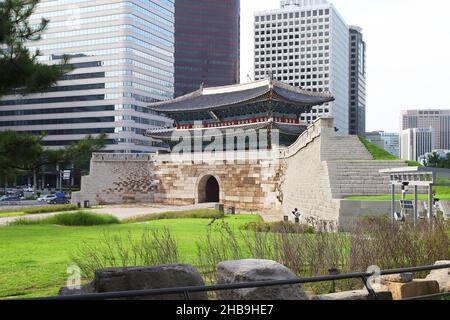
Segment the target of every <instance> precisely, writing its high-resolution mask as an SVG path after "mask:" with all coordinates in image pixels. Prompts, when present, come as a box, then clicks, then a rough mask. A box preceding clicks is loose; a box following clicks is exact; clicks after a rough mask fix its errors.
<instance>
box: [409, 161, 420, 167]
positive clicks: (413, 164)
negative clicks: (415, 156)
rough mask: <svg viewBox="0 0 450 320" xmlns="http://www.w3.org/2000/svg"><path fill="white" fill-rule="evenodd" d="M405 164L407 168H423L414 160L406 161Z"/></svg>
mask: <svg viewBox="0 0 450 320" xmlns="http://www.w3.org/2000/svg"><path fill="white" fill-rule="evenodd" d="M406 164H407V165H408V167H423V165H422V164H421V163H420V162H417V161H414V160H408V161H406Z"/></svg>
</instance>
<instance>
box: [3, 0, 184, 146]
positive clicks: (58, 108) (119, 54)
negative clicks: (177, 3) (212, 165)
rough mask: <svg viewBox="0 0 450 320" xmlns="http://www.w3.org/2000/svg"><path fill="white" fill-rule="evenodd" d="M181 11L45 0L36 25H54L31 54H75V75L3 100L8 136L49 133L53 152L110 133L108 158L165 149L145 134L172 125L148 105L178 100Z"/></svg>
mask: <svg viewBox="0 0 450 320" xmlns="http://www.w3.org/2000/svg"><path fill="white" fill-rule="evenodd" d="M174 10H175V8H174V1H173V0H127V1H122V0H98V1H97V0H96V1H86V0H42V1H41V2H40V3H39V5H38V7H37V10H36V11H35V13H34V14H33V15H32V16H31V23H36V24H37V23H39V21H40V19H41V18H46V19H49V20H50V23H49V25H48V28H47V30H46V31H45V32H44V34H43V36H42V39H41V40H40V41H38V42H30V43H28V47H29V49H30V51H32V52H34V51H36V50H39V51H40V52H41V56H40V57H39V60H40V61H41V62H42V63H46V64H54V63H60V62H61V60H62V59H63V55H67V56H69V58H70V63H71V64H72V65H73V66H74V70H73V71H72V72H71V73H70V74H68V75H67V76H65V77H64V78H63V79H61V81H59V82H58V84H57V85H56V86H55V87H53V88H51V89H50V90H48V91H47V92H46V93H43V94H33V95H28V96H6V97H3V98H2V100H0V130H14V131H20V132H30V133H36V134H38V133H40V132H46V133H47V137H46V138H45V142H44V143H45V145H46V146H48V147H52V148H60V147H62V146H64V145H67V144H69V143H71V142H74V141H77V140H80V139H82V138H84V137H85V136H86V135H88V134H92V135H96V134H100V133H107V134H108V140H107V148H106V150H107V151H111V152H152V151H156V150H158V149H160V148H161V147H162V145H161V143H160V142H157V141H153V140H152V139H151V138H148V137H145V136H143V133H144V132H145V131H146V130H148V129H149V128H151V127H166V126H171V121H169V120H168V119H167V118H165V117H162V116H161V115H158V114H155V113H154V112H151V111H150V110H149V109H148V108H147V107H146V106H147V104H148V103H151V102H155V101H161V100H167V99H170V98H172V97H173V94H174V86H173V83H174V76H173V75H174V21H175V17H174Z"/></svg>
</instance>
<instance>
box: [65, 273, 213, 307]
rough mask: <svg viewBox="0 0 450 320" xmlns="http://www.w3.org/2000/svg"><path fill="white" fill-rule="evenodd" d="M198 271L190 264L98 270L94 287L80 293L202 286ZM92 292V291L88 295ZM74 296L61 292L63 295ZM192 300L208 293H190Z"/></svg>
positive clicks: (174, 297) (162, 297)
mask: <svg viewBox="0 0 450 320" xmlns="http://www.w3.org/2000/svg"><path fill="white" fill-rule="evenodd" d="M203 285H204V282H203V279H202V277H201V276H200V274H199V273H198V271H197V269H195V268H194V267H193V266H191V265H181V264H179V265H162V266H155V267H131V268H111V269H102V270H97V271H96V273H95V279H94V281H93V283H92V284H90V285H88V286H86V287H83V289H82V290H83V292H80V293H103V292H121V291H130V290H145V289H161V288H174V287H195V286H203ZM89 291H91V292H89ZM68 294H75V293H74V291H72V290H69V291H67V290H66V289H62V290H61V291H60V295H68ZM189 298H190V299H191V300H207V299H208V297H207V293H206V292H198V293H190V294H189ZM133 299H134V300H184V299H185V296H184V294H170V295H158V296H147V297H139V298H133Z"/></svg>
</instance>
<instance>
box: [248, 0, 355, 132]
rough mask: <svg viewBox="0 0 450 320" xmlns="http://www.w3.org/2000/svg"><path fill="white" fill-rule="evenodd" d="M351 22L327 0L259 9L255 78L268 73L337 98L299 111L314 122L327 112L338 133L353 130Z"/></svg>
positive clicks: (282, 2)
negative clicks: (350, 99)
mask: <svg viewBox="0 0 450 320" xmlns="http://www.w3.org/2000/svg"><path fill="white" fill-rule="evenodd" d="M349 35H350V34H349V26H348V25H347V23H346V22H345V21H344V19H343V18H342V16H341V15H340V14H339V12H338V11H337V10H336V8H335V7H334V6H333V5H332V4H331V3H329V2H328V1H325V0H300V1H281V8H280V9H276V10H269V11H261V12H257V13H255V60H254V65H255V75H254V76H255V77H254V78H255V80H262V79H264V78H266V77H267V76H268V75H270V76H272V77H273V79H275V80H278V81H282V82H284V83H286V84H289V85H291V86H295V87H302V88H304V89H307V90H310V91H313V92H331V93H332V94H333V96H334V97H336V100H335V101H334V102H331V103H327V104H325V105H323V106H317V107H314V108H313V109H312V111H311V112H309V113H305V114H302V115H301V118H300V120H301V121H303V122H308V123H311V122H312V121H314V120H316V119H317V118H318V117H320V116H322V115H324V114H330V115H331V116H332V117H334V119H335V126H336V127H337V128H338V129H339V133H343V134H346V133H348V131H349V112H348V111H349Z"/></svg>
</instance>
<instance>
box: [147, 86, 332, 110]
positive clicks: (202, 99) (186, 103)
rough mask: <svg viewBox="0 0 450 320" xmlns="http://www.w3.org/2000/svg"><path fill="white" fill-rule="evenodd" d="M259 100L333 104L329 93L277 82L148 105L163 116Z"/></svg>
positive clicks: (202, 91)
mask: <svg viewBox="0 0 450 320" xmlns="http://www.w3.org/2000/svg"><path fill="white" fill-rule="evenodd" d="M262 101H278V102H284V103H287V104H290V105H292V106H299V107H305V106H316V105H321V104H324V103H327V102H331V101H334V98H333V96H332V95H331V94H330V93H324V92H312V91H307V90H304V89H301V88H297V87H293V86H290V85H287V84H284V83H282V82H279V81H276V80H270V79H265V80H260V81H255V82H251V83H246V84H237V85H231V86H225V87H214V88H200V89H199V90H197V91H195V92H192V93H190V94H187V95H184V96H181V97H179V98H176V99H174V100H168V101H162V102H156V103H152V104H150V105H149V108H150V109H151V110H154V111H156V112H161V113H165V114H166V115H169V116H170V114H177V113H185V112H198V111H209V110H218V109H224V108H230V107H234V106H241V105H244V104H251V103H257V102H262Z"/></svg>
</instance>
